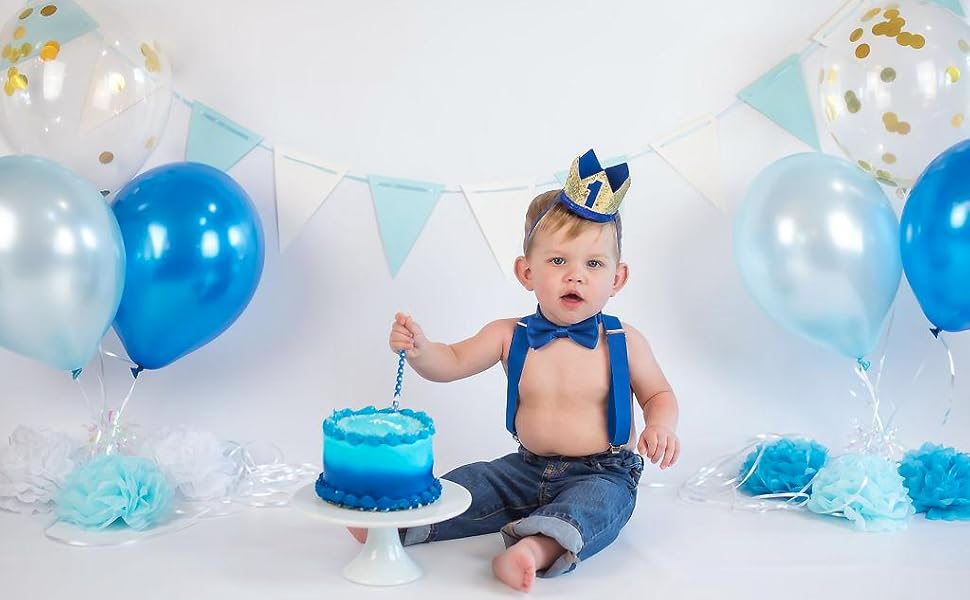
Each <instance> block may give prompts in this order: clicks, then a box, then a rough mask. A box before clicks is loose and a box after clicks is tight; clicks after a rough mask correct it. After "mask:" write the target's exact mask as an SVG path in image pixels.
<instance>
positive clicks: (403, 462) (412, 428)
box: [316, 406, 441, 511]
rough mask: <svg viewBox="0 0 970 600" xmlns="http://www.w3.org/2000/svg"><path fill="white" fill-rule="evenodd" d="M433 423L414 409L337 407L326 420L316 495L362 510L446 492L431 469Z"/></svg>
mask: <svg viewBox="0 0 970 600" xmlns="http://www.w3.org/2000/svg"><path fill="white" fill-rule="evenodd" d="M434 432H435V430H434V422H433V421H432V420H431V417H429V416H428V415H427V414H425V413H423V412H420V411H413V410H410V409H407V408H405V409H401V410H393V409H390V408H384V409H377V408H375V407H373V406H368V407H366V408H362V409H360V410H352V409H349V408H348V409H343V410H338V411H334V413H333V415H332V416H330V417H328V418H327V419H326V420H324V422H323V473H321V474H320V477H319V478H318V479H317V483H316V491H317V495H318V496H320V497H321V498H323V499H324V500H326V501H327V502H331V503H333V504H337V505H340V506H344V507H347V508H356V509H360V510H384V511H387V510H404V509H409V508H416V507H418V506H422V505H425V504H430V503H432V502H434V501H435V500H437V499H438V497H439V496H440V495H441V482H439V481H438V480H437V479H436V478H435V476H434V474H433V472H432V469H433V467H434V453H433V450H432V443H431V442H432V437H433V436H434Z"/></svg>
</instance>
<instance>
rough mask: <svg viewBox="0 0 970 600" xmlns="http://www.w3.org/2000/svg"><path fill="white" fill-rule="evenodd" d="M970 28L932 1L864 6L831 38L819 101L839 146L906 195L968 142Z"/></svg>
mask: <svg viewBox="0 0 970 600" xmlns="http://www.w3.org/2000/svg"><path fill="white" fill-rule="evenodd" d="M968 73H970V26H968V25H967V24H966V23H965V22H964V21H963V20H961V19H960V18H958V17H957V16H955V15H954V14H953V13H951V12H950V11H948V10H945V9H943V8H941V7H939V6H937V5H935V4H933V3H930V2H921V1H918V0H897V1H893V2H883V3H863V4H862V6H861V7H860V8H859V9H858V10H857V11H856V12H855V13H854V14H852V15H850V16H849V17H848V18H847V19H846V20H845V21H844V22H843V24H842V26H841V28H840V29H837V30H835V31H833V32H831V33H829V35H828V37H827V43H826V48H825V51H824V54H823V57H822V67H821V72H820V73H819V100H820V102H821V106H822V114H823V116H824V119H825V122H826V125H827V127H828V130H829V133H831V134H832V137H833V138H834V139H835V142H836V144H838V146H839V148H841V150H842V151H843V152H844V153H845V154H846V155H847V156H848V157H849V158H850V159H851V160H852V161H853V162H855V163H856V165H858V166H859V167H860V168H861V169H863V170H865V171H867V172H868V173H870V174H871V175H872V176H873V177H875V178H876V179H877V180H879V181H880V182H881V183H884V184H887V185H891V186H898V187H900V188H903V189H908V188H909V187H911V186H912V184H913V182H914V181H915V180H916V178H917V177H918V176H919V174H920V173H921V172H922V171H923V169H924V168H926V166H927V165H928V164H929V163H930V161H931V160H933V158H935V157H936V156H937V155H938V154H939V153H941V152H942V151H943V150H945V149H947V148H949V147H950V146H952V145H953V144H955V143H957V142H959V141H960V140H963V139H965V138H967V137H970V129H968V127H967V123H966V121H965V118H964V116H965V115H966V114H968V113H970V81H968V80H970V76H968Z"/></svg>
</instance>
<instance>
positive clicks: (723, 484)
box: [678, 433, 815, 512]
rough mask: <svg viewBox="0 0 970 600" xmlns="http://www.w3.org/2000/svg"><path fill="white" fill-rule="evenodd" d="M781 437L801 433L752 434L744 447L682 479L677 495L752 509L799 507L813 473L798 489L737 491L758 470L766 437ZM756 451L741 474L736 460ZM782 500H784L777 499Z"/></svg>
mask: <svg viewBox="0 0 970 600" xmlns="http://www.w3.org/2000/svg"><path fill="white" fill-rule="evenodd" d="M783 437H801V436H792V435H784V436H783V435H779V434H775V433H765V434H759V435H757V436H755V438H754V439H753V440H751V441H750V442H749V443H748V444H747V445H746V446H745V447H744V448H742V449H741V450H740V451H738V452H735V453H734V454H729V455H726V456H724V457H722V458H720V459H718V460H717V461H716V462H714V463H711V464H708V465H704V466H702V467H701V468H700V469H698V470H697V471H696V472H695V473H694V474H693V475H691V476H690V477H689V478H688V479H687V481H685V482H684V483H683V484H682V485H681V486H680V490H679V492H678V495H679V496H680V498H681V499H683V500H685V501H687V502H694V503H707V504H718V505H722V506H727V507H729V508H732V509H744V510H755V511H759V512H764V511H766V510H785V509H788V510H794V509H801V508H802V507H803V506H804V505H805V503H807V502H808V500H809V497H810V494H809V492H808V490H809V489H810V488H811V486H812V482H813V481H814V480H815V477H812V479H811V480H809V481H808V482H807V483H806V484H805V485H804V486H803V487H802V488H801V489H799V490H797V491H794V492H775V493H766V494H757V495H748V494H746V493H743V492H742V491H741V488H742V487H743V486H744V484H745V483H746V482H747V481H748V480H749V479H750V478H751V477H752V476H753V475H754V473H755V472H756V471H757V470H758V465H760V464H761V459H762V456H764V453H765V450H766V447H767V444H765V442H766V441H774V440H778V439H781V438H783ZM755 451H757V455H756V456H755V459H754V462H753V463H752V464H751V466H750V467H748V469H747V470H746V471H745V472H744V473H743V474H742V473H740V471H739V466H738V465H739V464H743V463H744V462H745V461H746V458H747V457H748V456H750V454H751V453H752V452H755ZM778 500H784V502H778Z"/></svg>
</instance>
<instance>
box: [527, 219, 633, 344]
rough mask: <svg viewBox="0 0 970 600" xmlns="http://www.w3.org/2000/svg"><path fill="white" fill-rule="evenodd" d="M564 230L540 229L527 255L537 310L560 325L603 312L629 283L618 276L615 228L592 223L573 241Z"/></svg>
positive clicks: (530, 281)
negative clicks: (543, 230)
mask: <svg viewBox="0 0 970 600" xmlns="http://www.w3.org/2000/svg"><path fill="white" fill-rule="evenodd" d="M565 231H566V230H565V229H560V230H559V231H555V232H552V233H545V232H542V233H538V234H537V236H536V238H535V239H534V240H533V245H532V250H531V252H529V256H528V257H527V261H528V264H529V275H528V280H529V281H528V283H529V286H531V287H532V288H533V289H534V290H535V294H536V298H537V299H538V301H539V308H541V309H542V314H544V315H545V316H546V318H548V319H549V320H550V321H552V322H553V323H556V324H558V325H569V324H572V323H578V322H579V321H582V320H583V319H587V318H589V317H591V316H593V315H595V314H596V313H598V312H600V311H601V310H602V309H603V307H604V306H606V302H607V300H609V299H610V297H611V296H613V295H614V294H615V293H616V292H617V291H619V288H620V287H622V285H623V283H624V281H625V278H619V277H617V263H618V259H617V256H616V233H615V232H614V230H613V228H612V227H610V226H604V227H588V228H586V229H584V230H583V231H582V233H580V234H579V236H578V237H576V238H574V239H571V240H567V239H566V235H565ZM624 268H625V267H624Z"/></svg>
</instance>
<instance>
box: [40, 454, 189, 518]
mask: <svg viewBox="0 0 970 600" xmlns="http://www.w3.org/2000/svg"><path fill="white" fill-rule="evenodd" d="M173 497H174V493H173V490H172V488H171V486H170V485H169V484H168V482H167V481H166V479H165V476H164V474H163V473H162V470H161V469H159V468H158V465H156V464H155V463H154V462H152V461H151V460H148V459H147V458H138V457H134V456H119V455H108V456H100V457H98V458H95V459H93V460H92V461H90V462H88V463H86V464H84V465H81V466H80V467H78V468H77V469H75V470H74V471H73V472H72V473H71V474H70V475H68V477H67V479H66V480H65V482H64V485H63V486H62V487H61V490H60V492H59V493H58V495H57V498H56V499H55V504H56V512H57V517H58V518H59V519H61V520H62V521H66V522H68V523H74V524H75V525H79V526H81V527H84V528H86V529H103V528H105V527H108V526H109V525H111V524H112V523H115V522H116V521H118V520H119V519H120V520H121V521H123V522H124V523H125V524H126V525H128V526H129V527H131V528H132V529H148V528H149V527H152V526H153V525H156V524H158V523H160V522H161V521H163V520H164V519H165V518H166V517H167V516H168V515H169V514H170V513H171V511H172V508H173Z"/></svg>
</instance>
